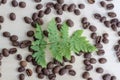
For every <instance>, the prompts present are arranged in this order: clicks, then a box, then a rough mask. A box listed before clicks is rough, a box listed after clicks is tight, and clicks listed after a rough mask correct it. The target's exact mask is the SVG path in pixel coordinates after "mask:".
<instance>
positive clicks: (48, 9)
mask: <svg viewBox="0 0 120 80" xmlns="http://www.w3.org/2000/svg"><path fill="white" fill-rule="evenodd" d="M50 12H51V8H49V7H47V8H46V9H45V11H44V13H45V14H46V15H48V14H49V13H50Z"/></svg>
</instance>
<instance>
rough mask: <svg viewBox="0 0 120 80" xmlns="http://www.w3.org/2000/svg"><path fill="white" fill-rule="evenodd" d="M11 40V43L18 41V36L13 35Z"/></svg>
mask: <svg viewBox="0 0 120 80" xmlns="http://www.w3.org/2000/svg"><path fill="white" fill-rule="evenodd" d="M10 40H11V41H17V40H18V36H17V35H12V36H10Z"/></svg>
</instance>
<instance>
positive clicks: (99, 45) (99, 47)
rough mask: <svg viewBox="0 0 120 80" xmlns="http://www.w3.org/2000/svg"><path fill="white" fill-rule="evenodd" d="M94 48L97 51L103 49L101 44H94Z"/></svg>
mask: <svg viewBox="0 0 120 80" xmlns="http://www.w3.org/2000/svg"><path fill="white" fill-rule="evenodd" d="M95 47H96V48H98V49H101V48H103V45H102V44H101V43H97V44H95Z"/></svg>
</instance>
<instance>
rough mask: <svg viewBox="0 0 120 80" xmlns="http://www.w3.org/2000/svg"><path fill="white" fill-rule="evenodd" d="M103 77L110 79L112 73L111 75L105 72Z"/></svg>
mask: <svg viewBox="0 0 120 80" xmlns="http://www.w3.org/2000/svg"><path fill="white" fill-rule="evenodd" d="M102 78H103V80H110V78H111V75H110V74H104V75H103V76H102Z"/></svg>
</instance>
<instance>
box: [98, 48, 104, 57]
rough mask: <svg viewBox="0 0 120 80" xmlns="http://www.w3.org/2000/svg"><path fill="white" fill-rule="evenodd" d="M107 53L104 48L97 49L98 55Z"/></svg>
mask: <svg viewBox="0 0 120 80" xmlns="http://www.w3.org/2000/svg"><path fill="white" fill-rule="evenodd" d="M104 54H105V51H104V50H103V49H99V50H98V51H97V55H99V56H102V55H104Z"/></svg>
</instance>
